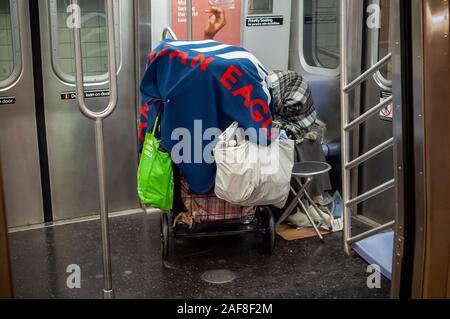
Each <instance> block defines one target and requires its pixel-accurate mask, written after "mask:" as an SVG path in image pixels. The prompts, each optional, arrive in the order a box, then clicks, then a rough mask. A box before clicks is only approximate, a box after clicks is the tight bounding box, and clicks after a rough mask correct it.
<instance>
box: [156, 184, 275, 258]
mask: <svg viewBox="0 0 450 319" xmlns="http://www.w3.org/2000/svg"><path fill="white" fill-rule="evenodd" d="M175 178H176V177H175ZM180 184H181V197H182V201H183V205H184V206H185V207H186V208H187V212H185V213H181V214H184V215H180V214H175V213H174V212H164V213H163V214H162V216H161V248H162V249H161V250H162V259H163V261H168V260H169V259H171V257H172V256H173V253H174V246H175V241H176V239H189V238H208V237H222V236H235V235H242V234H249V233H259V234H261V236H262V240H263V247H264V252H265V253H266V254H268V255H271V254H272V253H273V250H274V248H275V220H274V215H273V212H272V209H271V207H268V206H263V207H250V208H249V207H241V206H236V205H232V204H230V203H227V202H225V201H223V200H221V199H219V198H217V197H216V195H215V194H213V193H212V194H207V195H194V194H190V193H189V186H188V184H187V182H186V181H185V180H184V179H182V178H181V181H180ZM180 216H181V217H183V216H187V220H186V218H184V219H182V218H180Z"/></svg>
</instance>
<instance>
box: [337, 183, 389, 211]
mask: <svg viewBox="0 0 450 319" xmlns="http://www.w3.org/2000/svg"><path fill="white" fill-rule="evenodd" d="M394 186H395V179H393V180H390V181H389V182H387V183H384V184H383V185H380V186H378V187H375V188H374V189H372V190H370V191H368V192H367V193H364V194H362V195H360V196H358V197H356V198H354V199H352V200H350V201H348V202H346V203H345V206H347V207H352V206H355V205H358V204H360V203H362V202H365V201H366V200H368V199H371V198H372V197H375V196H377V195H379V194H381V193H383V192H385V191H387V190H389V189H391V188H393V187H394Z"/></svg>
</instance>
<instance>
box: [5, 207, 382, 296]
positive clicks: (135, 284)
mask: <svg viewBox="0 0 450 319" xmlns="http://www.w3.org/2000/svg"><path fill="white" fill-rule="evenodd" d="M159 218H160V216H159V214H154V215H144V214H137V215H129V216H122V217H116V218H112V219H111V241H112V248H111V253H112V268H113V283H114V289H115V292H116V297H117V298H125V299H128V298H138V299H140V298H155V299H166V298H183V299H185V298H186V299H191V298H192V299H206V298H225V299H226V298H314V299H315V298H327V299H334V298H345V299H347V298H365V299H366V298H378V299H379V298H388V297H389V289H390V287H389V286H390V283H389V281H388V280H386V279H384V278H383V279H382V285H381V288H380V289H369V288H368V287H367V284H366V281H367V276H368V274H367V272H366V271H367V265H366V263H365V262H364V261H363V260H361V259H359V258H357V257H348V256H346V255H345V254H344V252H343V249H342V234H333V235H329V236H327V237H326V243H325V244H321V243H320V242H319V241H318V240H317V239H316V238H311V239H306V240H300V241H292V242H287V241H284V240H283V239H281V238H278V239H277V246H276V249H275V253H274V254H273V256H270V257H268V256H265V255H264V254H263V252H262V241H261V238H260V237H259V236H258V235H245V236H242V237H224V238H214V239H192V240H183V241H181V242H177V244H176V250H175V258H174V260H173V262H172V263H171V265H170V267H163V266H162V262H161V250H160V249H161V248H160V235H159ZM10 245H11V255H12V256H11V257H12V263H13V272H14V281H15V294H16V297H17V298H101V297H102V294H101V291H102V287H103V276H102V255H101V241H100V225H99V221H90V222H84V223H75V224H68V225H62V226H56V227H48V228H42V229H35V230H28V231H24V232H15V233H11V234H10ZM73 264H75V265H79V266H80V268H81V288H80V289H69V288H68V287H67V278H68V277H69V275H70V273H68V272H67V267H68V266H69V265H73ZM215 269H226V270H230V271H232V272H234V273H235V274H236V275H237V279H236V280H235V281H233V282H231V283H228V284H223V285H214V284H209V283H207V282H204V281H203V280H202V279H201V275H202V274H203V273H204V272H206V271H208V270H215Z"/></svg>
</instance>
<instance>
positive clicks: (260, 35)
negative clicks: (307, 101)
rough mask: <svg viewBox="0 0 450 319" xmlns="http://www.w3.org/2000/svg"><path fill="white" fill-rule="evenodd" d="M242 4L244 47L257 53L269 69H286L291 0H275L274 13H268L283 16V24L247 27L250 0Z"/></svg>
mask: <svg viewBox="0 0 450 319" xmlns="http://www.w3.org/2000/svg"><path fill="white" fill-rule="evenodd" d="M294 2H295V1H294ZM242 5H243V8H244V19H243V21H242V28H243V31H242V43H243V47H244V48H246V49H247V50H249V51H250V52H252V53H253V54H255V55H256V56H257V57H258V59H259V60H260V61H261V62H262V64H264V66H266V67H267V68H268V69H271V70H286V69H287V67H288V58H289V35H290V28H291V21H290V20H291V14H290V10H291V0H283V1H274V4H273V5H274V6H273V13H272V14H269V15H268V16H271V15H273V16H283V18H284V23H283V25H281V26H262V27H246V23H245V20H246V17H247V16H248V15H249V3H248V0H245V1H244V0H243V3H242ZM262 39H263V40H262Z"/></svg>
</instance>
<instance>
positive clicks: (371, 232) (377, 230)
mask: <svg viewBox="0 0 450 319" xmlns="http://www.w3.org/2000/svg"><path fill="white" fill-rule="evenodd" d="M394 226H395V220H394V221H392V222H390V223H387V224H385V225H381V226H380V227H377V228H374V229H371V230H369V231H367V232H365V233H362V234H360V235H358V236H355V237H352V238H349V239H348V240H347V244H348V245H353V244H354V243H357V242H359V241H361V240H364V239H367V238H369V237H372V236H374V235H377V234H379V233H382V232H384V231H385V230H388V229H391V228H393V227H394Z"/></svg>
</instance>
